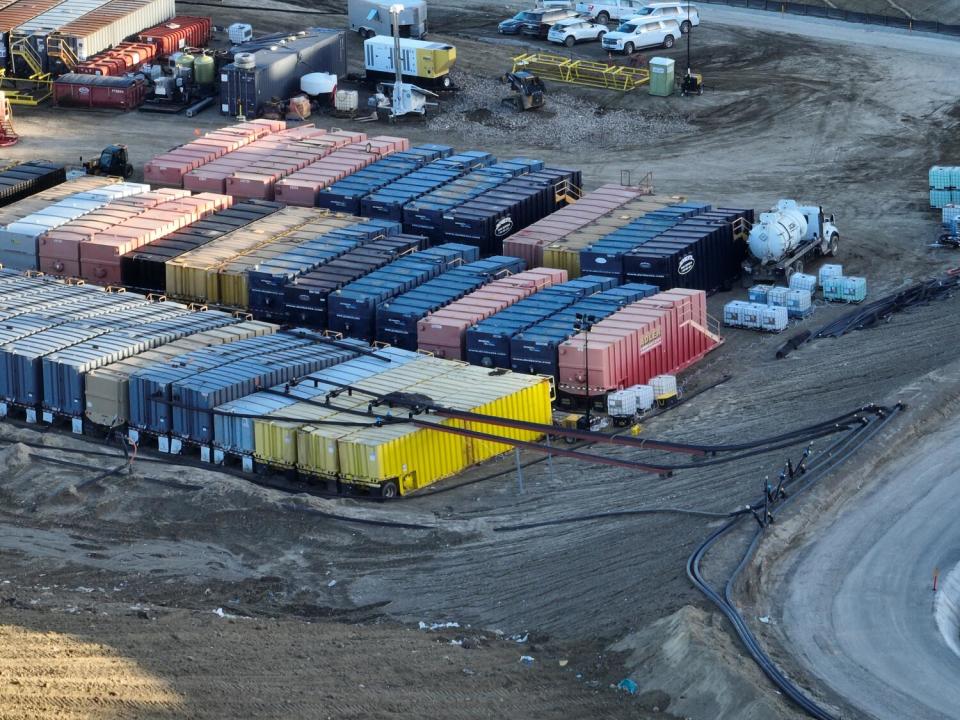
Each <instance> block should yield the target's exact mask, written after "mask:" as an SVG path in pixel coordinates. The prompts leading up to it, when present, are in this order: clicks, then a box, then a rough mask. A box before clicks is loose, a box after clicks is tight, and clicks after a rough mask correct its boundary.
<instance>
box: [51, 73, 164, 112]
mask: <svg viewBox="0 0 960 720" xmlns="http://www.w3.org/2000/svg"><path fill="white" fill-rule="evenodd" d="M146 93H147V86H146V84H145V83H144V82H143V80H140V79H135V78H130V77H111V76H107V75H80V74H78V73H67V74H66V75H61V76H60V77H58V78H57V79H56V80H54V81H53V100H54V102H55V103H56V104H57V105H59V106H66V107H82V108H105V109H112V110H133V109H134V108H136V107H139V106H140V105H142V104H143V99H144V97H145V96H146Z"/></svg>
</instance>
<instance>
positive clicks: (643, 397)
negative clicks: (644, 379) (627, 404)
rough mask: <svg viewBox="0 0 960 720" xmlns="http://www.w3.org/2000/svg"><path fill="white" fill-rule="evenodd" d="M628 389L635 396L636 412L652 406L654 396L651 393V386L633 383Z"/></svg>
mask: <svg viewBox="0 0 960 720" xmlns="http://www.w3.org/2000/svg"><path fill="white" fill-rule="evenodd" d="M629 389H630V390H631V391H632V392H633V394H634V396H635V398H636V404H637V412H645V411H647V410H649V409H650V408H652V407H653V403H654V401H655V400H656V398H655V397H654V395H653V388H652V387H651V386H649V385H633V386H632V387H630V388H629Z"/></svg>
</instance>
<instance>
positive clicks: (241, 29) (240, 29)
mask: <svg viewBox="0 0 960 720" xmlns="http://www.w3.org/2000/svg"><path fill="white" fill-rule="evenodd" d="M227 37H229V38H230V42H232V43H233V44H234V45H239V44H240V43H245V42H247V40H252V39H253V26H252V25H249V24H247V23H233V25H230V26H229V27H228V28H227Z"/></svg>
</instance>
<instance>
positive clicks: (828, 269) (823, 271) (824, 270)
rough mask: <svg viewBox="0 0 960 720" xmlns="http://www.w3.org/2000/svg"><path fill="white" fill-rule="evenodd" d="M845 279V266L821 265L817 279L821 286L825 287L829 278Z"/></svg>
mask: <svg viewBox="0 0 960 720" xmlns="http://www.w3.org/2000/svg"><path fill="white" fill-rule="evenodd" d="M835 277H843V265H821V266H820V273H819V274H818V276H817V278H818V280H819V281H820V286H821V287H823V285H824V282H823V281H824V280H826V279H827V278H835Z"/></svg>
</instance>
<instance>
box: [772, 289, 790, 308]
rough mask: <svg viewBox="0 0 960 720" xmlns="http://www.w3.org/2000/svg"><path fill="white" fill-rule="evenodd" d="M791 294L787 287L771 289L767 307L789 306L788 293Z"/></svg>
mask: <svg viewBox="0 0 960 720" xmlns="http://www.w3.org/2000/svg"><path fill="white" fill-rule="evenodd" d="M789 292H790V288H786V287H780V286H777V287H773V288H770V292H769V293H767V305H776V306H778V307H786V306H787V293H789Z"/></svg>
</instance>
